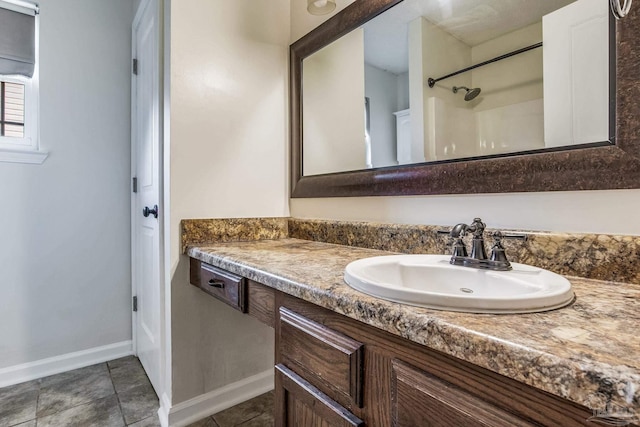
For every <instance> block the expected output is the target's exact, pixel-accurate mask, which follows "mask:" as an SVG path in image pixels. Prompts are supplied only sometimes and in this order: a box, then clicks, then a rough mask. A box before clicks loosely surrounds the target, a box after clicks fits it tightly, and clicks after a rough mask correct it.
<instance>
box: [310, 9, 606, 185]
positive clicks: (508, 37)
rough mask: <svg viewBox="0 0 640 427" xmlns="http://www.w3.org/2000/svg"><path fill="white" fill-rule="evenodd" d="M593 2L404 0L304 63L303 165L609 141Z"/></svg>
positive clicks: (599, 21) (600, 18)
mask: <svg viewBox="0 0 640 427" xmlns="http://www.w3.org/2000/svg"><path fill="white" fill-rule="evenodd" d="M609 20H610V17H609V12H608V2H605V1H602V0H577V1H571V0H540V1H535V2H533V1H526V0H508V1H505V0H482V1H477V0H404V1H403V2H402V3H400V4H399V5H397V6H395V7H393V8H391V9H389V10H388V11H386V12H385V13H383V14H381V15H379V16H378V17H376V18H375V19H373V20H371V21H369V22H367V23H366V24H365V25H363V26H362V27H360V28H358V29H356V30H354V31H352V32H350V33H349V34H347V35H345V36H343V37H341V38H340V39H338V40H337V41H335V42H333V43H331V44H330V45H327V46H325V47H324V48H322V49H321V50H319V51H317V52H315V53H314V54H312V55H310V56H309V57H307V58H305V59H304V61H303V68H302V70H303V72H302V93H303V96H302V111H303V133H302V144H303V148H302V164H303V175H305V176H309V175H317V174H325V173H334V172H342V171H353V170H359V169H367V168H378V167H386V166H395V165H403V164H413V163H424V162H433V161H443V160H453V159H464V158H470V157H478V156H496V155H505V154H508V153H518V152H523V151H532V150H544V149H550V148H553V149H557V147H564V146H572V145H579V144H589V143H596V142H603V141H608V140H610V123H609V121H610V112H609V96H610V94H609V73H610V57H609Z"/></svg>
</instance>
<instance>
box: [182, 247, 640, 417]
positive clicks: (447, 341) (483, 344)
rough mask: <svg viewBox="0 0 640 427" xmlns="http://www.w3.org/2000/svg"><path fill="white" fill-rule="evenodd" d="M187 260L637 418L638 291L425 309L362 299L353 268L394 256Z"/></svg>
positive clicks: (302, 252)
mask: <svg viewBox="0 0 640 427" xmlns="http://www.w3.org/2000/svg"><path fill="white" fill-rule="evenodd" d="M187 253H188V255H189V256H191V257H194V258H197V259H199V260H201V261H203V262H206V263H209V264H212V265H215V266H218V267H220V268H223V269H226V270H228V271H231V272H234V273H236V274H239V275H241V276H244V277H247V278H250V279H252V280H255V281H257V282H260V283H263V284H265V285H267V286H270V287H272V288H275V289H277V290H280V291H282V292H285V293H287V294H290V295H293V296H295V297H298V298H301V299H303V300H305V301H308V302H311V303H314V304H316V305H319V306H322V307H325V308H328V309H330V310H333V311H335V312H337V313H341V314H344V315H346V316H348V317H351V318H353V319H356V320H359V321H361V322H363V323H365V324H368V325H371V326H374V327H376V328H379V329H382V330H385V331H387V332H390V333H392V334H395V335H399V336H402V337H404V338H407V339H409V340H411V341H414V342H416V343H419V344H422V345H425V346H427V347H430V348H433V349H435V350H439V351H441V352H443V353H446V354H449V355H451V356H454V357H457V358H459V359H463V360H466V361H468V362H471V363H473V364H475V365H478V366H481V367H483V368H487V369H489V370H491V371H494V372H497V373H499V374H502V375H504V376H507V377H509V378H513V379H515V380H518V381H521V382H523V383H526V384H529V385H531V386H534V387H536V388H539V389H542V390H545V391H547V392H549V393H552V394H554V395H557V396H560V397H563V398H566V399H568V400H571V401H573V402H576V403H578V404H582V405H585V406H587V407H590V408H593V409H604V407H605V404H606V403H607V401H609V402H610V403H611V404H614V405H618V406H620V407H622V408H625V409H630V410H632V411H634V413H635V414H638V415H640V337H639V336H638V333H637V328H638V327H639V326H640V286H638V285H634V284H626V283H625V284H622V285H621V284H620V283H614V282H606V281H599V280H591V279H582V278H578V277H568V279H569V280H570V281H571V283H572V285H573V289H574V292H575V294H576V301H575V302H574V303H573V304H571V305H570V306H568V307H565V308H562V309H559V310H554V311H549V312H544V313H532V314H514V315H504V314H502V315H491V314H467V313H455V312H447V311H438V310H430V309H424V308H418V307H413V306H408V305H403V304H397V303H392V302H388V301H384V300H381V299H377V298H374V297H370V296H368V295H365V294H363V293H360V292H358V291H356V290H354V289H352V288H350V287H349V286H348V285H346V284H345V283H344V281H343V271H344V268H345V266H346V265H347V264H348V263H349V262H351V261H354V260H357V259H360V258H365V257H370V256H376V255H384V254H390V252H384V251H378V250H372V249H362V248H356V247H351V246H341V245H334V244H329V243H320V242H312V241H307V240H299V239H291V238H284V239H278V240H258V241H252V242H233V243H216V244H211V245H199V246H192V247H189V248H188V251H187Z"/></svg>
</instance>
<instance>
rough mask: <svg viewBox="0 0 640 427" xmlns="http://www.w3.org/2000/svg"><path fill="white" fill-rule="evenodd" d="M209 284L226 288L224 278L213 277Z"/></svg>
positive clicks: (213, 286)
mask: <svg viewBox="0 0 640 427" xmlns="http://www.w3.org/2000/svg"><path fill="white" fill-rule="evenodd" d="M209 286H211V287H212V288H220V289H224V282H223V281H222V280H216V279H211V280H209Z"/></svg>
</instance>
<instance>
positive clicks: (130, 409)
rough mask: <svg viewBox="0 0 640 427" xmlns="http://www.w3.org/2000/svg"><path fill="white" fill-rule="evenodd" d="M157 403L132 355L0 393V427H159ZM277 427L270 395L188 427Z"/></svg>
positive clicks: (21, 385) (140, 367)
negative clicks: (275, 426)
mask: <svg viewBox="0 0 640 427" xmlns="http://www.w3.org/2000/svg"><path fill="white" fill-rule="evenodd" d="M157 412H158V398H157V396H156V394H155V392H154V390H153V388H152V387H151V383H150V382H149V379H148V378H147V376H146V374H145V372H144V370H143V369H142V366H141V365H140V362H139V361H138V359H137V358H135V357H133V356H130V357H125V358H122V359H117V360H113V361H111V362H107V363H101V364H98V365H93V366H88V367H86V368H81V369H76V370H74V371H69V372H64V373H62V374H58V375H53V376H50V377H46V378H41V379H39V380H34V381H29V382H26V383H22V384H17V385H14V386H10V387H5V388H0V427H14V426H15V427H74V426H77V427H86V426H96V427H122V426H131V427H156V426H160V423H159V422H158V418H157ZM232 426H242V427H266V426H273V393H271V392H270V393H266V394H263V395H262V396H258V397H256V398H255V399H251V400H249V401H247V402H244V403H241V404H239V405H236V406H234V407H233V408H229V409H227V410H225V411H222V412H220V413H218V414H215V415H213V416H212V417H208V418H206V419H204V420H201V421H199V422H197V423H194V424H192V425H191V426H190V427H232Z"/></svg>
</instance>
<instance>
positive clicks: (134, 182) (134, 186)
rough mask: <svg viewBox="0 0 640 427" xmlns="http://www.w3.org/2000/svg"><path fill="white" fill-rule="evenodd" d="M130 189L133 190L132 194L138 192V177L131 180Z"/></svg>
mask: <svg viewBox="0 0 640 427" xmlns="http://www.w3.org/2000/svg"><path fill="white" fill-rule="evenodd" d="M131 189H132V190H133V192H134V193H137V192H138V177H137V176H134V177H133V178H131Z"/></svg>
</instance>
